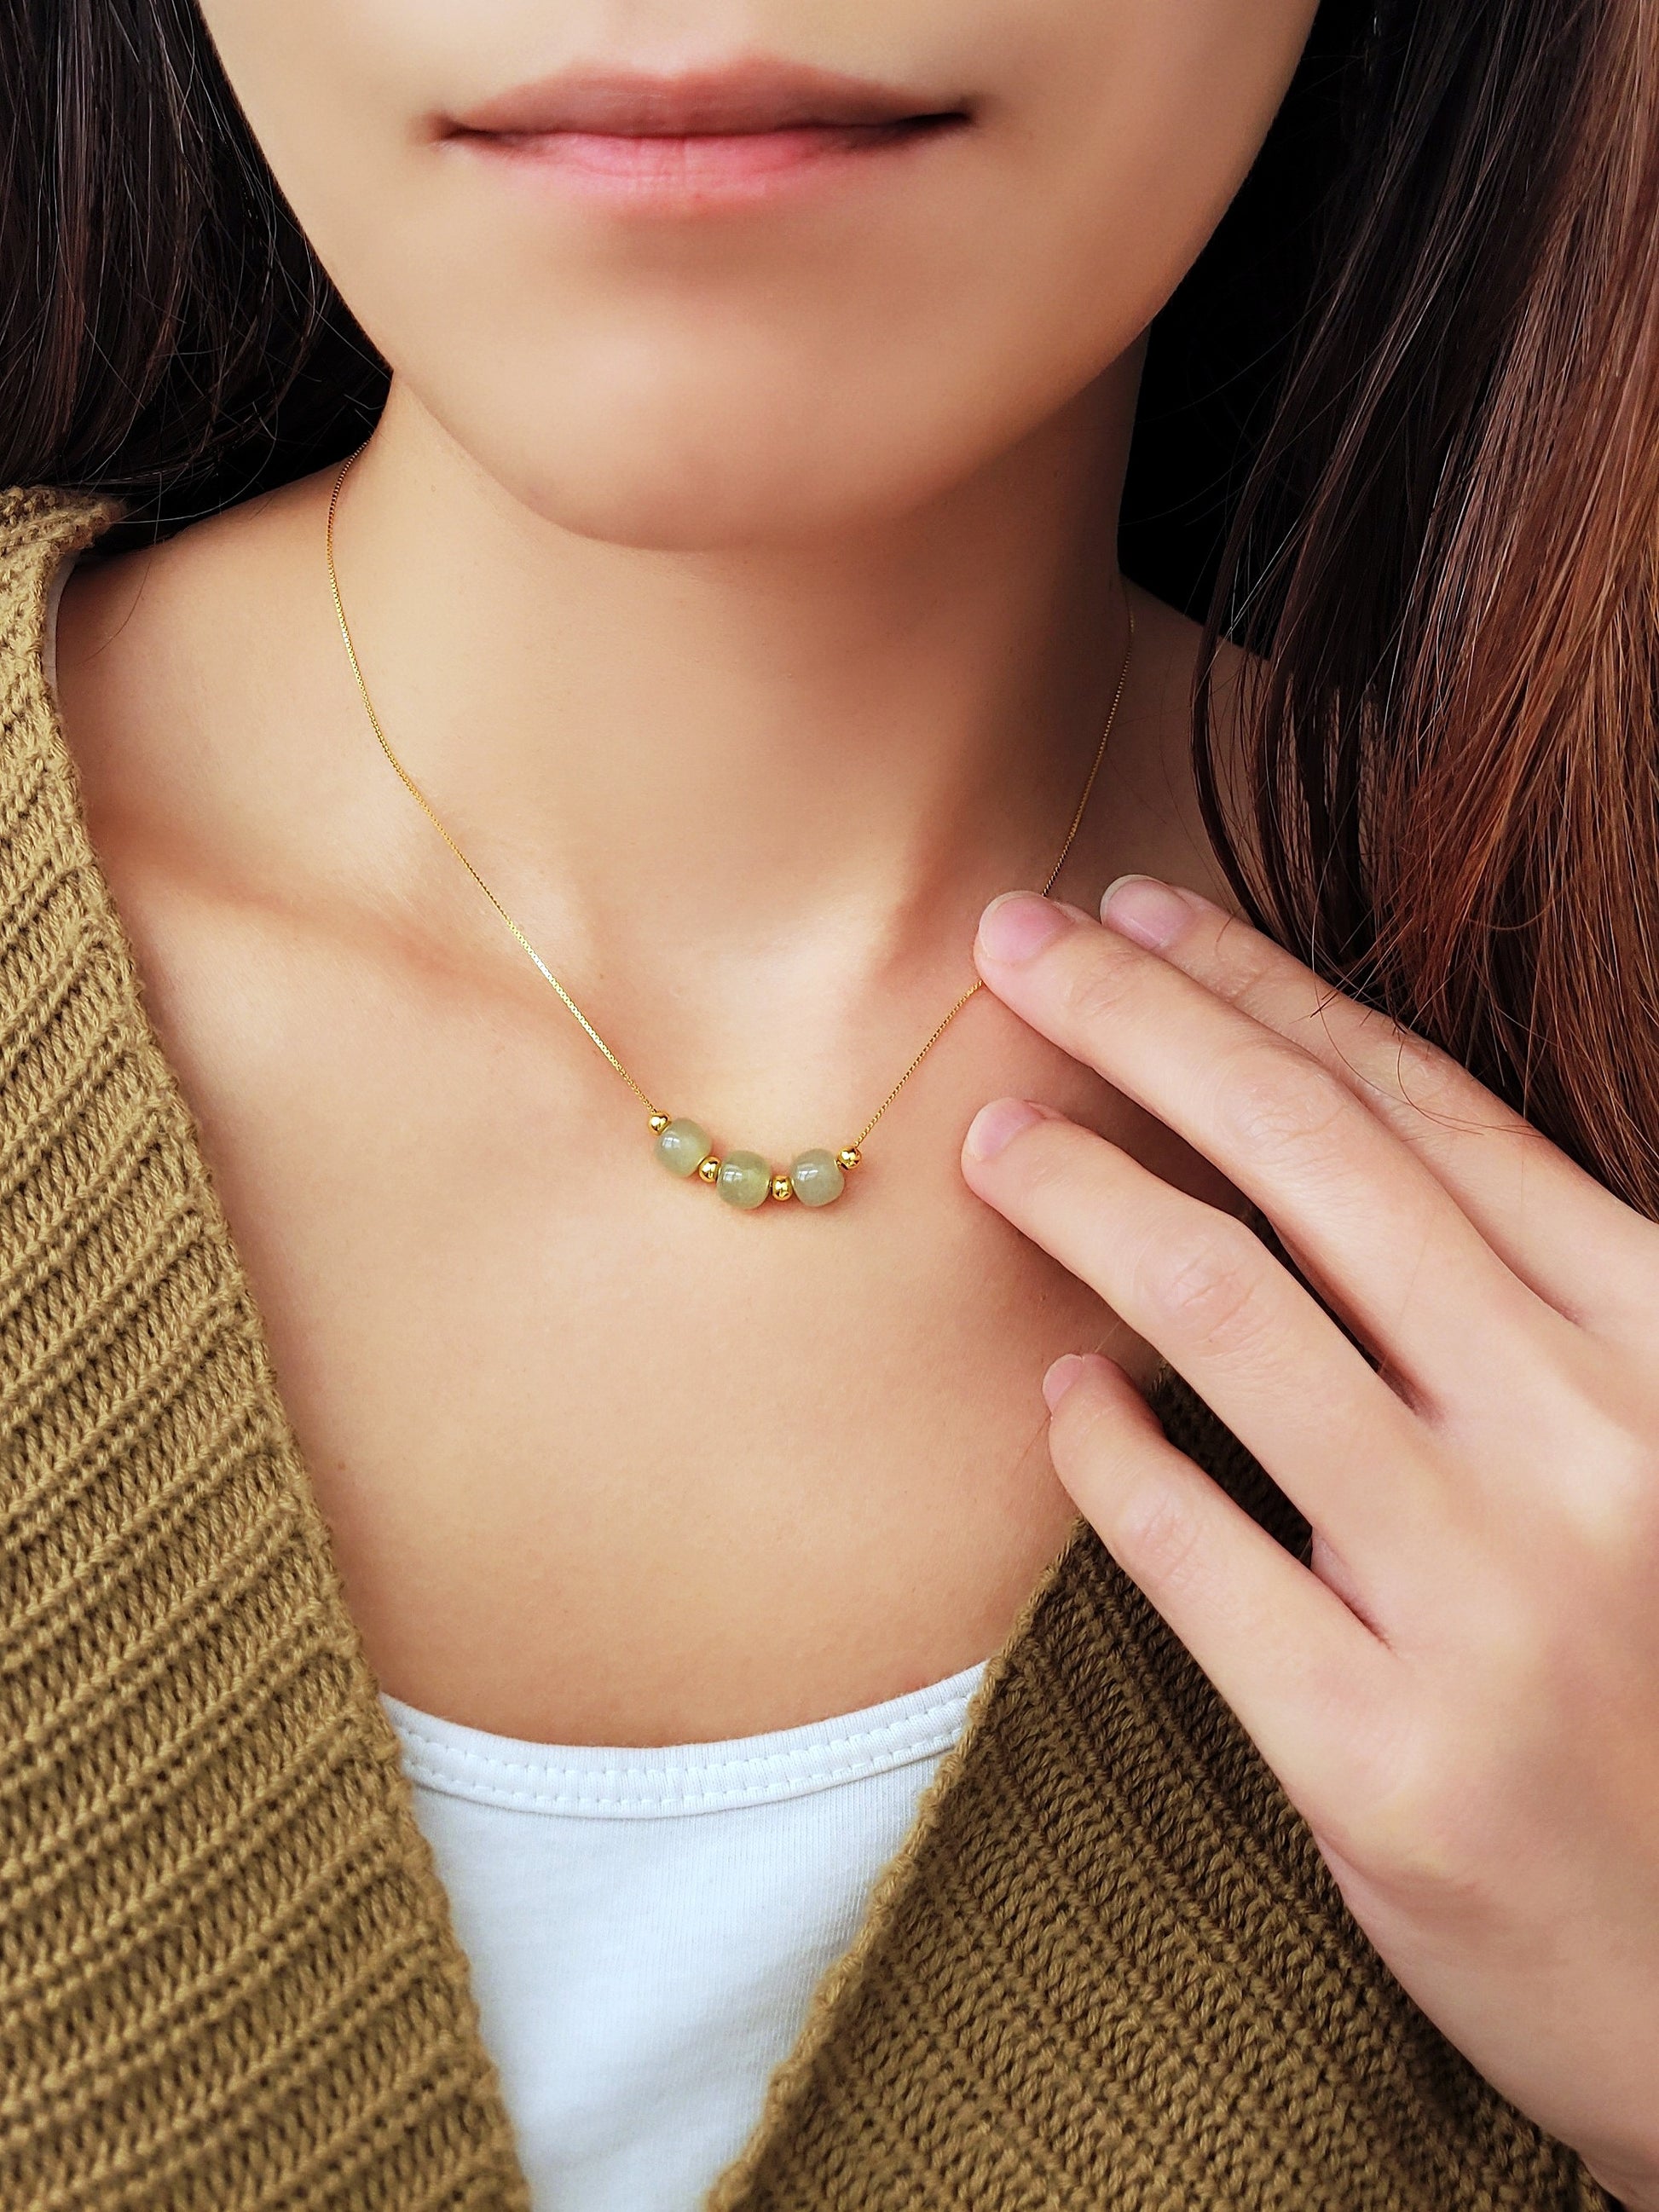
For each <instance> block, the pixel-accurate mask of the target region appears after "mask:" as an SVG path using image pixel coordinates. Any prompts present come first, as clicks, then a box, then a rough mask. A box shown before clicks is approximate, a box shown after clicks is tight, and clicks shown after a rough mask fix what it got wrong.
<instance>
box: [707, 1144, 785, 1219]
mask: <svg viewBox="0 0 1659 2212" xmlns="http://www.w3.org/2000/svg"><path fill="white" fill-rule="evenodd" d="M716 1188H718V1189H719V1191H720V1196H721V1197H722V1198H723V1199H724V1200H726V1204H727V1205H728V1206H758V1205H759V1204H760V1203H761V1201H762V1200H763V1199H767V1198H769V1197H770V1196H771V1194H772V1164H771V1162H770V1161H769V1160H763V1158H761V1156H760V1154H759V1153H758V1152H728V1153H727V1154H726V1158H724V1159H723V1160H722V1161H721V1162H720V1182H719V1183H718V1185H717V1186H716Z"/></svg>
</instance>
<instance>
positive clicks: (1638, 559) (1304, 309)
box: [0, 0, 1659, 1216]
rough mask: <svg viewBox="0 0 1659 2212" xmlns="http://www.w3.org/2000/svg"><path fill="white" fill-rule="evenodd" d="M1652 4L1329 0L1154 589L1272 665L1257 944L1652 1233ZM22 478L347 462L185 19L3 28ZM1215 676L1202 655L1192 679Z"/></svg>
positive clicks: (320, 305) (1204, 304)
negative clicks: (1622, 1202)
mask: <svg viewBox="0 0 1659 2212" xmlns="http://www.w3.org/2000/svg"><path fill="white" fill-rule="evenodd" d="M1656 10H1659V0H1325V4H1324V5H1323V6H1322V8H1321V9H1320V13H1319V16H1318V20H1317V21H1316V25H1315V27H1314V32H1313V35H1312V38H1311V40H1310V44H1309V47H1308V50H1307V53H1306V55H1305V56H1304V61H1303V64H1302V66H1301V68H1300V70H1298V72H1297V79H1296V82H1295V83H1294V84H1293V86H1292V87H1291V92H1290V94H1289V96H1288V98H1287V99H1286V100H1285V106H1284V108H1283V111H1282V112H1281V113H1280V115H1279V118H1278V119H1277V121H1276V122H1275V124H1274V126H1273V131H1272V133H1271V134H1270V136H1269V137H1268V140H1267V144H1266V145H1265V147H1264V148H1263V149H1262V154H1261V159H1260V160H1259V161H1258V162H1257V164H1256V166H1255V169H1254V171H1253V172H1252V174H1251V176H1250V178H1249V180H1248V181H1247V183H1246V185H1245V186H1244V188H1243V191H1241V193H1240V194H1239V197H1238V198H1237V202H1236V203H1235V204H1234V206H1233V207H1232V208H1231V210H1229V213H1228V215H1227V216H1226V217H1225V219H1224V221H1223V222H1222V224H1221V226H1220V228H1219V229H1218V232H1217V234H1216V236H1215V238H1214V239H1213V240H1212V241H1211V243H1210V245H1209V246H1207V247H1206V250H1205V252H1204V254H1203V255H1202V256H1201V257H1200V261H1199V263H1198V264H1197V266H1196V267H1195V268H1194V270H1193V271H1192V272H1191V274H1190V276H1188V278H1187V280H1186V281H1185V282H1184V283H1183V284H1182V287H1181V288H1180V289H1179V291H1178V292H1177V293H1176V295H1175V297H1174V299H1173V300H1172V301H1170V305H1169V306H1168V307H1167V308H1166V309H1165V310H1164V313H1163V314H1162V315H1161V316H1160V317H1159V319H1158V324H1157V325H1156V326H1155V328H1154V331H1153V339H1152V347H1151V349H1150V353H1149V357H1148V363H1147V371H1146V383H1145V386H1144V389H1143V398H1142V404H1141V410H1140V414H1139V419H1138V425H1137V431H1136V442H1135V450H1134V452H1133V454H1132V456H1131V465H1130V472H1129V484H1128V489H1127V494H1126V499H1125V511H1124V521H1123V548H1124V558H1125V562H1126V565H1127V567H1128V568H1130V570H1131V572H1132V573H1133V574H1136V575H1137V576H1139V578H1140V580H1143V581H1144V582H1146V584H1148V585H1149V586H1151V587H1152V588H1153V589H1155V590H1158V591H1159V592H1163V593H1164V596H1166V597H1167V598H1170V599H1173V600H1174V601H1175V602H1176V604H1179V605H1185V606H1187V607H1188V608H1189V609H1191V610H1192V611H1195V612H1200V613H1204V614H1206V615H1207V620H1208V632H1207V638H1208V647H1209V655H1212V654H1213V653H1215V651H1216V649H1217V647H1218V641H1220V640H1222V639H1224V638H1225V639H1227V640H1230V641H1231V642H1232V643H1233V644H1235V645H1237V646H1241V647H1244V648H1245V649H1246V651H1247V653H1249V654H1250V655H1252V656H1254V658H1253V659H1252V660H1251V661H1250V662H1249V664H1248V665H1249V667H1250V668H1251V670H1252V675H1251V678H1250V680H1249V683H1248V684H1247V687H1246V693H1247V697H1246V712H1245V714H1244V718H1243V728H1242V731H1241V732H1237V733H1230V734H1229V737H1228V740H1227V744H1226V746H1225V758H1224V749H1223V747H1222V745H1221V744H1220V742H1219V739H1218V732H1217V730H1216V728H1215V727H1214V726H1213V718H1212V713H1211V701H1210V687H1209V685H1208V684H1207V682H1206V680H1205V679H1204V678H1203V676H1202V674H1201V675H1200V684H1199V687H1198V690H1197V694H1196V697H1195V701H1194V757H1195V760H1196V763H1197V768H1198V773H1199V781H1200V792H1201V793H1202V795H1203V798H1204V802H1205V807H1206V816H1207V818H1208V821H1209V826H1210V831H1211V835H1212V838H1213V840H1214V842H1215V843H1216V846H1217V848H1218V852H1219V853H1220V854H1222V856H1223V858H1224V859H1225V861H1226V863H1227V866H1228V868H1229V872H1230V873H1231V876H1232V878H1233V880H1234V882H1235V884H1236V885H1237V888H1238V890H1239V891H1240V894H1241V896H1243V899H1244V901H1245V902H1246V904H1247V905H1248V906H1249V908H1250V909H1251V911H1252V912H1253V913H1254V914H1255V915H1256V916H1257V918H1258V919H1259V920H1261V921H1262V922H1263V923H1264V924H1265V926H1267V927H1269V928H1271V929H1272V930H1273V933H1275V934H1276V935H1278V936H1279V937H1280V938H1281V939H1283V940H1284V941H1285V942H1286V943H1287V944H1289V945H1291V946H1292V947H1293V948H1294V949H1295V950H1296V951H1298V952H1299V953H1300V954H1302V956H1303V957H1305V958H1307V959H1309V960H1310V962H1311V963H1312V964H1313V965H1314V966H1316V968H1318V969H1320V970H1321V971H1322V973H1324V974H1326V975H1329V976H1331V977H1332V978H1333V979H1334V980H1336V981H1340V982H1342V983H1343V984H1345V985H1346V987H1350V988H1352V989H1355V990H1358V992H1359V993H1360V994H1362V995H1364V996H1365V997H1367V998H1368V999H1370V1000H1372V1001H1373V1002H1375V1003H1376V1004H1378V1005H1380V1006H1385V1007H1386V1008H1387V1009H1388V1010H1389V1012H1392V1013H1393V1014H1394V1015H1395V1017H1396V1018H1399V1019H1401V1020H1402V1021H1404V1022H1406V1023H1407V1024H1409V1025H1410V1026H1413V1027H1414V1028H1416V1029H1418V1030H1421V1031H1423V1032H1424V1033H1425V1034H1426V1035H1428V1036H1432V1037H1434V1038H1435V1039H1436V1040H1437V1042H1441V1043H1443V1045H1445V1046H1446V1047H1448V1048H1449V1049H1450V1050H1451V1051H1452V1052H1454V1053H1455V1054H1456V1055H1457V1056H1458V1057H1459V1058H1460V1059H1461V1060H1464V1061H1465V1062H1466V1063H1467V1064H1468V1065H1469V1066H1472V1067H1474V1069H1475V1070H1476V1072H1477V1073H1479V1074H1480V1076H1481V1077H1482V1078H1483V1079H1485V1080H1486V1081H1487V1082H1489V1083H1491V1084H1492V1085H1493V1086H1494V1087H1495V1088H1496V1089H1498V1091H1501V1092H1502V1093H1503V1094H1504V1096H1505V1097H1509V1098H1510V1099H1511V1100H1512V1101H1513V1102H1514V1103H1516V1104H1518V1105H1520V1106H1521V1107H1522V1109H1523V1110H1524V1111H1526V1112H1527V1113H1528V1114H1529V1115H1530V1116H1531V1118H1532V1119H1533V1120H1534V1121H1535V1122H1536V1123H1537V1124H1538V1126H1539V1127H1541V1128H1542V1129H1544V1130H1545V1131H1546V1133H1547V1134H1549V1135H1550V1136H1551V1137H1552V1138H1553V1139H1555V1141H1556V1142H1558V1143H1559V1144H1560V1145H1562V1146H1565V1149H1566V1150H1567V1151H1569V1152H1571V1153H1572V1154H1573V1155H1574V1157H1576V1158H1578V1159H1580V1160H1582V1161H1583V1163H1584V1164H1586V1165H1588V1166H1589V1167H1590V1168H1591V1169H1592V1170H1594V1171H1595V1172H1596V1173H1597V1174H1598V1175H1600V1176H1601V1177H1602V1178H1603V1179H1604V1180H1605V1181H1606V1182H1607V1183H1608V1184H1609V1185H1610V1186H1611V1187H1612V1188H1613V1189H1615V1190H1617V1191H1618V1192H1620V1194H1621V1195H1623V1196H1625V1197H1626V1198H1627V1199H1628V1200H1631V1201H1632V1203H1633V1204H1634V1205H1636V1206H1639V1207H1641V1208H1642V1209H1643V1210H1644V1212H1647V1213H1649V1214H1650V1215H1653V1216H1659V23H1656ZM0 82H3V83H4V84H5V85H6V86H7V87H8V88H9V93H8V96H9V100H10V107H11V112H10V114H9V118H8V135H7V137H6V138H5V141H4V143H3V146H0V164H3V166H0V481H3V482H14V483H15V482H50V483H73V484H82V485H89V486H98V487H102V488H107V489H114V490H118V491H120V492H122V493H124V494H125V495H127V497H128V498H129V499H130V500H131V501H132V502H133V505H132V512H131V520H129V522H128V523H126V524H125V525H124V526H123V532H124V534H125V535H126V536H129V537H130V536H131V533H132V532H152V531H155V530H158V529H165V528H168V527H171V526H174V525H175V524H177V523H179V521H181V520H185V519H188V518H189V517H191V516H192V515H195V514H198V513H205V512H209V511H211V510H212V509H213V508H214V507H219V506H222V505H224V504H226V503H227V502H228V501H231V500H233V499H235V498H238V497H240V496H241V495H244V494H246V493H247V492H250V491H252V490H255V489H259V488H261V487H262V486H263V485H265V484H270V483H280V482H282V481H284V480H285V479H287V478H289V477H294V476H296V475H298V474H301V473H302V472H303V471H305V470H306V469H307V468H310V467H313V466H316V465H319V464H320V463H322V462H324V461H325V460H327V459H331V458H333V457H336V456H337V455H339V454H342V453H344V452H346V451H347V450H348V449H349V447H351V446H353V445H355V444H356V443H357V442H358V441H360V440H361V438H362V435H363V433H364V429H365V428H366V427H367V425H368V423H369V422H372V420H373V418H374V414H375V412H376V411H377V410H378V408H379V405H380V401H381V399H382V398H383V397H384V393H385V389H386V365H385V364H384V362H381V361H380V359H379V358H378V356H376V355H375V353H374V349H373V348H372V347H371V346H370V345H369V344H368V341H367V340H366V339H365V338H364V337H363V336H362V332H361V331H358V330H357V328H356V325H355V324H354V323H353V321H352V319H351V317H350V316H349V313H347V311H346V309H345V308H344V307H343V304H342V302H341V301H340V300H339V298H338V296H337V295H336V293H335V292H334V290H333V288H332V286H331V284H330V283H329V282H328V280H327V278H326V276H325V275H324V273H323V271H322V270H320V268H319V266H318V264H317V263H316V261H315V259H314V258H313V256H312V254H311V252H310V251H309V249H308V247H307V245H306V242H305V240H304V239H303V237H302V236H301V234H300V231H299V229H298V227H297V225H296V224H295V222H294V220H293V217H292V216H291V214H290V213H289V210H288V209H287V207H286V205H285V204H284V203H283V199H282V196H281V194H280V192H279V191H277V188H276V185H275V183H274V181H273V179H271V177H270V172H269V170H268V169H267V167H266V166H265V163H264V160H263V158H262V156H261V155H260V154H259V152H258V148H257V146H256V145H255V144H254V143H253V141H252V137H251V136H250V134H249V132H248V131H247V129H246V125H245V124H244V122H243V120H242V118H241V116H240V111H239V110H238V107H237V105H236V102H235V100H234V96H233V95H232V94H231V92H230V89H229V88H228V85H227V83H226V82H225V80H224V78H223V76H222V73H221V71H220V69H219V66H218V63H217V59H216V56H215V54H214V52H213V49H212V46H211V43H210V40H208V38H207V36H206V34H205V32H204V29H203V27H202V26H201V24H200V22H199V20H198V19H197V15H196V11H195V9H194V6H193V5H192V4H191V0H53V4H52V5H50V6H48V5H46V4H44V0H34V4H31V5H27V6H15V7H13V8H10V9H7V10H5V11H4V14H3V15H0ZM1209 655H1206V657H1204V659H1203V660H1202V661H1201V669H1202V668H1206V667H1207V666H1208V665H1209Z"/></svg>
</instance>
